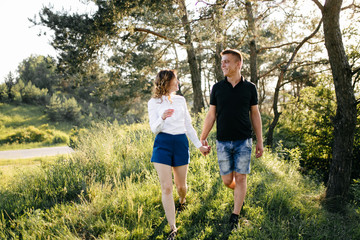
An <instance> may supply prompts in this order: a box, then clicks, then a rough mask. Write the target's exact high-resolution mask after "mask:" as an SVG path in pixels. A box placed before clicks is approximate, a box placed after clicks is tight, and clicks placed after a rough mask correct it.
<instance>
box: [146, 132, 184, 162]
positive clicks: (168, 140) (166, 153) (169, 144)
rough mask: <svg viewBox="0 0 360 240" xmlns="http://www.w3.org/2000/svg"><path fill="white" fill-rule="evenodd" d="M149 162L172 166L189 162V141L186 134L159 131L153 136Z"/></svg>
mask: <svg viewBox="0 0 360 240" xmlns="http://www.w3.org/2000/svg"><path fill="white" fill-rule="evenodd" d="M151 162H156V163H162V164H166V165H169V166H172V167H178V166H183V165H186V164H189V163H190V153H189V141H188V139H187V137H186V134H176V135H172V134H168V133H163V132H161V133H159V134H158V135H156V137H155V141H154V148H153V153H152V157H151Z"/></svg>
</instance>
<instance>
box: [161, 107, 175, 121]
mask: <svg viewBox="0 0 360 240" xmlns="http://www.w3.org/2000/svg"><path fill="white" fill-rule="evenodd" d="M173 113H174V109H171V108H169V109H166V110H165V111H164V113H163V114H162V115H161V118H162V119H163V120H165V119H167V118H168V117H171V116H172V115H173Z"/></svg>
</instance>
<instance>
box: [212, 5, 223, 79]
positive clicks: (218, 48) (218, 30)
mask: <svg viewBox="0 0 360 240" xmlns="http://www.w3.org/2000/svg"><path fill="white" fill-rule="evenodd" d="M221 2H222V0H216V5H215V15H214V18H213V22H214V25H215V26H214V28H215V56H214V59H215V67H214V73H215V79H216V81H217V82H219V81H221V80H223V79H224V74H223V72H222V69H221V56H220V53H221V52H222V50H224V44H223V42H224V35H223V31H224V29H223V27H222V26H221V22H222V19H223V8H222V6H221Z"/></svg>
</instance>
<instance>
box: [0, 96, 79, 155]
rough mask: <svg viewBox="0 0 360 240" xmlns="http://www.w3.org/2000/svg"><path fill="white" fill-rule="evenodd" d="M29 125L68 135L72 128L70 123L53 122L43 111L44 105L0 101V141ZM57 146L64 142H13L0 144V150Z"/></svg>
mask: <svg viewBox="0 0 360 240" xmlns="http://www.w3.org/2000/svg"><path fill="white" fill-rule="evenodd" d="M29 126H33V127H35V128H38V129H41V130H42V131H48V132H49V131H50V132H52V134H54V133H55V134H56V133H59V134H62V135H64V134H65V135H68V134H69V133H70V130H71V129H72V127H73V126H72V124H71V123H66V122H62V123H53V122H51V121H50V120H49V118H48V116H47V114H46V113H45V107H43V106H33V105H26V104H21V105H12V104H5V103H0V141H1V140H2V139H5V138H6V137H7V136H9V135H11V134H14V133H15V132H17V131H21V130H22V129H25V128H27V127H29ZM50 145H51V146H59V145H65V143H60V144H53V143H49V141H47V142H46V141H44V142H30V143H21V144H19V143H13V144H2V145H1V144H0V151H2V150H14V149H29V148H37V147H44V146H50Z"/></svg>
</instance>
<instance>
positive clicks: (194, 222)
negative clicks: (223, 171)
mask: <svg viewBox="0 0 360 240" xmlns="http://www.w3.org/2000/svg"><path fill="white" fill-rule="evenodd" d="M222 185H223V182H222V180H221V178H218V179H217V180H216V181H215V182H214V184H213V185H212V187H211V190H210V191H209V192H208V193H207V195H206V196H204V197H203V198H201V203H200V207H199V208H197V209H194V210H193V211H192V212H191V214H190V215H189V216H187V218H188V219H191V221H188V222H186V224H184V225H183V226H181V228H184V229H185V231H184V233H182V232H180V235H179V238H180V239H228V238H229V236H230V235H231V229H230V228H229V226H228V220H229V217H230V211H231V210H229V214H223V212H222V213H221V214H218V215H217V216H219V215H220V217H217V218H216V214H215V218H208V217H207V212H209V211H213V212H214V211H215V212H216V210H217V209H214V207H213V204H212V201H214V200H216V195H218V194H219V193H220V191H221V189H223V187H222ZM216 213H218V212H216ZM206 229H210V230H209V231H208V232H206Z"/></svg>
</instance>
